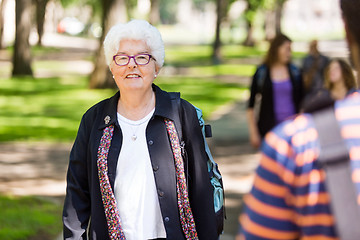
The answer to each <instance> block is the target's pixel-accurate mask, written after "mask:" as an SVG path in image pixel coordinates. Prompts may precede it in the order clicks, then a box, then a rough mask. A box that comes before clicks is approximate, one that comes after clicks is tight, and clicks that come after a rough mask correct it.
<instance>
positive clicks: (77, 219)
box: [63, 20, 218, 240]
mask: <svg viewBox="0 0 360 240" xmlns="http://www.w3.org/2000/svg"><path fill="white" fill-rule="evenodd" d="M104 50H105V58H106V61H107V64H108V66H109V68H110V71H111V73H112V74H113V78H114V81H115V82H116V85H117V87H118V89H119V91H118V92H117V93H116V94H115V95H114V96H113V97H111V98H108V99H106V100H104V101H101V102H100V103H98V104H96V105H94V106H93V107H91V108H90V109H89V110H88V111H87V112H86V113H85V114H84V116H83V118H82V120H81V123H80V127H79V130H78V134H77V137H76V140H75V143H74V145H73V148H72V150H71V153H70V161H69V167H68V173H67V189H66V198H65V203H64V210H63V224H64V227H63V235H64V239H99V240H106V239H117V240H119V239H128V240H134V239H135V240H144V239H179V240H183V239H204V240H215V239H218V233H217V226H216V216H215V211H214V202H213V190H212V186H211V183H210V178H209V174H208V168H207V155H206V152H205V146H204V139H203V135H202V130H201V127H200V124H199V121H198V118H197V113H196V110H195V108H194V106H192V105H191V104H190V103H189V102H187V101H185V100H183V99H179V102H178V105H175V106H178V107H175V106H174V104H173V100H172V97H171V95H170V94H169V93H168V92H165V91H163V90H161V89H160V88H159V87H157V86H156V85H155V84H154V83H153V82H154V80H155V78H156V77H157V75H158V74H159V71H160V69H161V67H162V66H163V63H164V56H165V51H164V43H163V41H162V38H161V35H160V33H159V31H158V30H157V29H156V28H155V27H153V26H152V25H150V24H149V23H148V22H146V21H143V20H132V21H130V22H128V23H126V24H117V25H115V26H113V27H112V28H111V29H110V31H109V32H108V34H107V36H106V38H105V40H104ZM177 116H178V117H179V118H180V119H179V120H181V121H180V126H181V128H182V141H181V143H180V142H179V139H177V138H176V137H174V132H175V126H174V125H173V124H172V123H171V122H174V121H175V119H177ZM169 126H172V127H169ZM176 126H179V125H176ZM169 136H171V138H170V137H169ZM180 140H181V139H180ZM173 144H175V145H176V144H177V145H178V147H177V148H176V149H177V150H176V149H174V148H173V147H172V145H173ZM180 144H181V147H182V148H183V149H182V150H183V151H186V153H187V162H186V165H185V166H184V160H183V159H182V158H181V157H180V156H181V154H180V152H181V150H180ZM175 153H176V154H175ZM175 155H176V156H175ZM184 168H185V169H184ZM185 171H186V177H185ZM187 180H188V181H187Z"/></svg>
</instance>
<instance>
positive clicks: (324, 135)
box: [312, 107, 360, 240]
mask: <svg viewBox="0 0 360 240" xmlns="http://www.w3.org/2000/svg"><path fill="white" fill-rule="evenodd" d="M312 115H313V119H314V123H315V127H316V129H317V131H318V135H319V136H318V138H319V142H320V155H319V159H318V162H319V163H320V166H321V167H322V168H323V169H324V170H325V172H326V188H327V189H328V192H329V194H330V202H331V209H332V212H333V213H334V216H335V222H336V230H337V234H338V236H339V237H340V239H342V240H353V239H360V228H359V226H358V224H359V222H360V211H359V206H358V204H357V194H356V189H355V185H354V183H353V181H352V178H351V176H352V169H351V165H350V164H351V162H350V158H349V152H348V149H347V147H346V145H345V141H344V140H343V138H342V136H341V132H340V127H339V123H338V121H337V120H336V117H335V112H334V108H333V107H330V108H326V109H323V110H321V111H318V112H316V113H314V114H312Z"/></svg>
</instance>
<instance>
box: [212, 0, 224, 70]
mask: <svg viewBox="0 0 360 240" xmlns="http://www.w3.org/2000/svg"><path fill="white" fill-rule="evenodd" d="M222 1H223V0H216V28H215V40H214V44H213V54H212V60H213V62H214V63H215V64H219V63H220V62H221V39H220V28H221V22H222V17H223V16H222V15H223V14H222V12H223V9H222Z"/></svg>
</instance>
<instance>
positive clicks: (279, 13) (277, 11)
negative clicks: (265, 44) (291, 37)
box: [275, 1, 284, 34]
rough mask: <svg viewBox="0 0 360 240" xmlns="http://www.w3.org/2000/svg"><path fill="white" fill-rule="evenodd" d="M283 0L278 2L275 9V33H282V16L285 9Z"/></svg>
mask: <svg viewBox="0 0 360 240" xmlns="http://www.w3.org/2000/svg"><path fill="white" fill-rule="evenodd" d="M283 5H284V3H283V1H281V2H278V3H277V4H276V9H275V33H276V34H280V33H281V32H282V31H281V17H282V10H283Z"/></svg>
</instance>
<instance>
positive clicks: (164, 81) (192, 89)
mask: <svg viewBox="0 0 360 240" xmlns="http://www.w3.org/2000/svg"><path fill="white" fill-rule="evenodd" d="M157 84H158V85H159V86H160V87H161V88H163V89H164V90H166V91H169V92H181V97H182V98H184V99H186V100H187V101H189V102H191V103H192V104H193V105H195V106H197V107H199V108H201V109H202V111H203V114H204V117H205V119H206V118H208V117H210V115H211V113H212V112H213V111H215V110H216V109H217V108H219V107H220V106H222V105H224V104H228V103H231V102H233V101H236V100H240V99H242V96H243V94H244V93H245V92H247V91H248V90H247V87H240V86H239V85H237V84H231V83H223V82H221V81H217V80H216V79H207V78H195V77H193V78H191V77H171V78H161V77H160V78H159V81H158V82H157Z"/></svg>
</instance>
